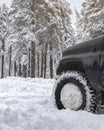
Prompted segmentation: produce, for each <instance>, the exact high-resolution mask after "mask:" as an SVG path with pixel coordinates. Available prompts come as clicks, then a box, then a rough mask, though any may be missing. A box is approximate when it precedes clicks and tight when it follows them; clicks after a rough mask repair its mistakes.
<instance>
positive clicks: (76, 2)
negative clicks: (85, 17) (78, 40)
mask: <svg viewBox="0 0 104 130" xmlns="http://www.w3.org/2000/svg"><path fill="white" fill-rule="evenodd" d="M66 1H68V2H69V3H70V5H71V9H72V11H73V16H72V22H73V23H74V22H75V13H74V9H75V8H76V9H77V10H80V9H81V4H82V2H83V1H84V0H66ZM11 2H12V0H0V5H1V4H3V3H5V4H6V5H7V6H8V7H10V5H11Z"/></svg>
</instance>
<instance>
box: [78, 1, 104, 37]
mask: <svg viewBox="0 0 104 130" xmlns="http://www.w3.org/2000/svg"><path fill="white" fill-rule="evenodd" d="M80 27H81V28H80ZM78 28H79V29H81V30H80V31H82V33H83V35H82V38H84V39H86V38H90V37H97V36H99V35H103V34H104V1H103V0H85V2H83V4H82V9H81V15H80V25H79V27H77V29H78Z"/></svg>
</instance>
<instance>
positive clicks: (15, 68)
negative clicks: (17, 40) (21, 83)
mask: <svg viewBox="0 0 104 130" xmlns="http://www.w3.org/2000/svg"><path fill="white" fill-rule="evenodd" d="M16 72H17V65H16V61H14V76H16Z"/></svg>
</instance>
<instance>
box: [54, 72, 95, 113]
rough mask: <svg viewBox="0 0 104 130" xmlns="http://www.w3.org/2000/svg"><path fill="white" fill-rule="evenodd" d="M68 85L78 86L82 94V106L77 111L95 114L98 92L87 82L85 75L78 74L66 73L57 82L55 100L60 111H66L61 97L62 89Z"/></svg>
mask: <svg viewBox="0 0 104 130" xmlns="http://www.w3.org/2000/svg"><path fill="white" fill-rule="evenodd" d="M67 83H73V84H76V85H77V86H78V87H79V89H80V91H81V94H82V97H83V100H82V104H81V106H80V107H79V108H78V109H76V110H87V111H90V112H95V110H96V106H97V105H96V104H97V103H96V101H97V99H96V91H95V90H94V89H93V88H92V86H91V84H90V83H89V81H88V80H87V78H86V77H85V75H84V74H80V73H78V72H73V71H70V72H66V73H63V74H62V75H61V76H60V77H59V78H58V79H57V80H56V83H55V86H54V99H55V104H56V106H57V108H58V109H66V108H65V106H64V105H63V104H62V102H61V99H60V96H61V91H62V88H63V87H64V85H65V84H67Z"/></svg>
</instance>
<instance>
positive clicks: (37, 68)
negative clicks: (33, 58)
mask: <svg viewBox="0 0 104 130" xmlns="http://www.w3.org/2000/svg"><path fill="white" fill-rule="evenodd" d="M37 69H38V77H39V73H40V71H39V53H37Z"/></svg>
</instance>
